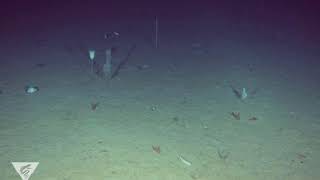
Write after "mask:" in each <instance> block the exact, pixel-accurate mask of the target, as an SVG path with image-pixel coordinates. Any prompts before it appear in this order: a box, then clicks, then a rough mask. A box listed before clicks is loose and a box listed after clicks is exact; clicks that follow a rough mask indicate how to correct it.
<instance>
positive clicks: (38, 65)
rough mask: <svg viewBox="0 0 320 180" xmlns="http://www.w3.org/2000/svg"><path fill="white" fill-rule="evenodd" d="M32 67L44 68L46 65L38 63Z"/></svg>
mask: <svg viewBox="0 0 320 180" xmlns="http://www.w3.org/2000/svg"><path fill="white" fill-rule="evenodd" d="M34 66H35V67H36V68H44V67H46V66H47V65H46V64H44V63H38V64H35V65H34Z"/></svg>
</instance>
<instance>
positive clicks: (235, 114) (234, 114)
mask: <svg viewBox="0 0 320 180" xmlns="http://www.w3.org/2000/svg"><path fill="white" fill-rule="evenodd" d="M230 114H231V116H232V117H233V118H234V119H235V120H240V112H231V113H230Z"/></svg>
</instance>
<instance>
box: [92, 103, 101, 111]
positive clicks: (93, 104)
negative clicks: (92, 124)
mask: <svg viewBox="0 0 320 180" xmlns="http://www.w3.org/2000/svg"><path fill="white" fill-rule="evenodd" d="M99 104H100V103H99V102H94V103H91V110H92V111H95V110H96V109H97V107H98V106H99Z"/></svg>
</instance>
